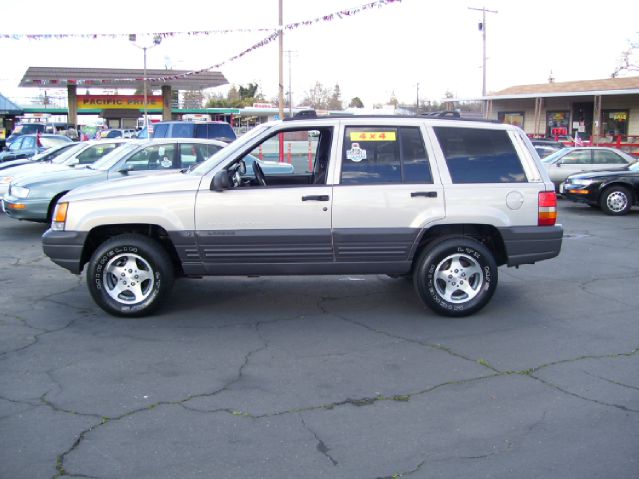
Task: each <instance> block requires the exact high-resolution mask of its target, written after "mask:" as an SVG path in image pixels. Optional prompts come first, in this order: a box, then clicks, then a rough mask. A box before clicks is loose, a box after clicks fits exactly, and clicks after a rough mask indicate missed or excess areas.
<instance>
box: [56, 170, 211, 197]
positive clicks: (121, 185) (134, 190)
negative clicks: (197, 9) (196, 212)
mask: <svg viewBox="0 0 639 479" xmlns="http://www.w3.org/2000/svg"><path fill="white" fill-rule="evenodd" d="M201 180H202V177H201V176H198V175H189V174H185V173H179V172H176V173H167V174H164V175H150V176H129V177H126V176H125V177H123V178H118V179H116V180H113V181H108V182H102V183H96V184H93V185H86V186H81V187H79V188H76V189H74V190H73V191H71V192H69V193H68V194H67V195H66V196H65V197H64V199H65V200H70V201H77V200H89V199H105V198H112V197H122V196H136V195H148V194H154V193H170V192H172V191H175V192H177V191H191V190H192V191H195V190H197V189H198V188H199V186H200V181H201Z"/></svg>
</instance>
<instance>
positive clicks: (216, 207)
mask: <svg viewBox="0 0 639 479" xmlns="http://www.w3.org/2000/svg"><path fill="white" fill-rule="evenodd" d="M311 130H312V134H311ZM333 140H334V135H333V128H332V127H324V128H302V129H295V128H290V129H287V130H286V132H285V133H284V134H283V136H282V137H280V136H279V134H275V135H274V136H271V137H269V138H267V139H266V140H264V141H262V142H260V143H258V144H256V145H254V147H252V148H251V149H250V150H249V151H244V152H242V153H241V154H240V155H239V156H238V157H237V159H239V158H240V157H243V156H244V155H246V154H251V155H253V156H254V158H257V159H258V160H259V161H263V162H266V161H269V162H270V161H272V162H274V163H277V164H284V163H287V164H288V165H293V168H294V170H295V172H294V174H290V173H287V174H286V175H277V174H276V175H269V173H268V171H267V172H266V175H265V180H266V185H259V184H258V182H257V181H256V179H255V176H254V173H252V174H251V175H249V172H247V174H246V175H245V176H243V177H242V178H241V179H240V175H239V174H238V175H236V176H235V179H236V182H237V181H238V180H239V182H240V184H239V185H238V184H236V186H235V187H233V188H229V189H225V190H224V191H221V192H218V191H212V190H211V189H210V184H211V182H210V181H203V182H202V184H201V186H200V190H199V191H198V194H197V199H196V205H195V224H196V231H195V236H196V238H195V239H196V241H197V245H198V252H199V256H200V258H201V260H202V263H203V267H204V271H205V273H206V274H213V275H216V274H217V275H223V274H294V273H296V272H304V273H309V272H314V271H317V272H321V271H322V270H323V268H324V267H326V266H325V265H327V264H332V263H333V262H334V257H333V246H332V239H331V204H332V194H333V187H332V185H329V184H327V182H326V175H325V174H323V173H321V172H320V170H321V168H320V163H321V164H322V165H323V166H322V167H323V168H326V166H327V164H328V161H329V156H330V152H331V148H332V144H333ZM282 151H284V155H280V152H282ZM289 152H290V155H289V154H288V153H289ZM289 161H290V162H289ZM271 166H273V165H271ZM286 178H289V180H288V181H287V180H286Z"/></svg>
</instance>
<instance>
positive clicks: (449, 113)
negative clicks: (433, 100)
mask: <svg viewBox="0 0 639 479" xmlns="http://www.w3.org/2000/svg"><path fill="white" fill-rule="evenodd" d="M421 115H422V116H430V117H436V118H461V113H459V112H458V111H453V110H445V111H429V112H426V113H422V114H421Z"/></svg>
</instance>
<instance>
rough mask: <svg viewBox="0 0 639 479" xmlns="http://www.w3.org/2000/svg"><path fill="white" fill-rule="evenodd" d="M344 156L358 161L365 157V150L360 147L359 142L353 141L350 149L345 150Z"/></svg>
mask: <svg viewBox="0 0 639 479" xmlns="http://www.w3.org/2000/svg"><path fill="white" fill-rule="evenodd" d="M346 158H347V159H349V160H351V161H354V162H355V163H359V162H360V161H362V160H365V159H366V150H365V149H363V148H360V146H359V143H353V144H352V145H351V149H350V150H347V151H346Z"/></svg>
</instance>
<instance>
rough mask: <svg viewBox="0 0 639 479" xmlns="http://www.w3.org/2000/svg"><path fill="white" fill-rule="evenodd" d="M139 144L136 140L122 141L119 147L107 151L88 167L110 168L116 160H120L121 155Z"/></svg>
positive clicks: (104, 169) (95, 168) (103, 169)
mask: <svg viewBox="0 0 639 479" xmlns="http://www.w3.org/2000/svg"><path fill="white" fill-rule="evenodd" d="M139 146H140V143H137V142H132V143H124V144H123V145H122V146H120V147H119V148H116V149H115V150H113V151H112V152H111V153H107V154H106V155H104V156H103V157H102V158H100V159H99V160H98V161H96V162H95V163H93V164H92V165H91V166H90V168H91V169H93V170H100V171H106V170H108V169H109V168H111V167H112V166H113V165H115V164H116V163H117V162H118V161H120V159H121V158H122V157H123V156H125V155H127V154H128V153H130V152H131V151H133V150H135V149H136V148H138V147H139Z"/></svg>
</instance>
